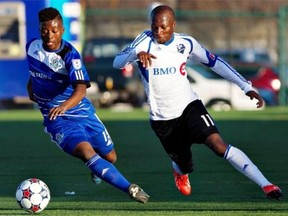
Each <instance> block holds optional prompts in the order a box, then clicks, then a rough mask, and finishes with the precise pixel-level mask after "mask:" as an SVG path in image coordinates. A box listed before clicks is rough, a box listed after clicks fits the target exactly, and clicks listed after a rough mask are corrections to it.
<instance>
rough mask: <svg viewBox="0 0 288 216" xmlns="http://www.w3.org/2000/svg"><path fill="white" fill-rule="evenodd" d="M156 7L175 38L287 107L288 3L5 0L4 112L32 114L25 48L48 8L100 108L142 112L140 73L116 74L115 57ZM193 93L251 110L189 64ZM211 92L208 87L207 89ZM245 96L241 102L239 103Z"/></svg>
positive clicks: (0, 104) (0, 77) (0, 67)
mask: <svg viewBox="0 0 288 216" xmlns="http://www.w3.org/2000/svg"><path fill="white" fill-rule="evenodd" d="M159 4H167V5H169V6H171V7H172V8H173V9H174V10H175V12H176V19H177V26H176V31H177V32H183V33H187V34H189V35H191V36H193V37H195V38H196V39H197V40H198V41H199V42H200V43H202V44H203V45H204V46H205V47H206V48H207V49H209V50H210V51H212V52H214V53H215V54H218V55H219V56H221V57H222V58H224V59H225V60H227V62H229V63H230V64H231V65H232V66H234V67H235V68H236V69H237V70H238V71H239V72H240V73H241V74H242V75H243V76H244V77H245V78H246V79H248V80H250V81H252V83H253V86H254V87H255V88H256V89H257V91H258V92H259V93H260V94H261V96H262V97H263V98H264V100H265V105H266V106H286V105H287V101H288V94H287V93H288V91H287V89H288V88H287V87H288V80H287V74H288V69H287V60H288V56H287V55H288V54H287V48H288V46H287V33H288V28H287V20H288V0H254V1H250V0H241V1H239V0H166V1H164V0H163V1H160V0H159V1H152V0H142V1H137V0H63V1H59V0H41V1H38V0H22V1H20V0H18V1H17V0H6V1H5V0H0V81H1V85H0V110H1V109H2V110H7V109H32V108H34V106H35V105H34V104H33V103H31V102H30V101H29V100H28V97H27V93H26V82H27V79H28V75H29V73H28V67H27V61H26V57H25V44H26V43H27V41H29V40H30V39H32V38H35V37H39V33H38V18H37V13H38V11H39V10H40V9H42V8H44V7H48V6H52V7H56V8H57V9H58V10H59V11H60V12H61V13H62V15H63V19H64V26H65V28H66V30H65V34H64V39H66V40H68V41H69V42H71V43H72V44H73V45H74V46H75V47H76V48H77V49H78V50H79V51H80V52H81V54H82V58H83V61H84V63H85V65H86V67H87V70H88V72H89V75H90V79H91V82H92V87H91V88H89V89H88V92H87V96H88V97H89V98H90V100H91V101H92V102H93V104H94V105H95V106H96V107H113V106H121V107H126V108H127V107H129V108H133V107H145V106H146V103H145V100H146V98H145V94H144V90H143V86H142V84H141V82H140V77H139V74H138V71H137V67H136V66H135V65H134V64H132V65H128V66H127V67H126V68H124V69H123V70H121V71H120V70H115V69H113V67H112V62H113V59H114V57H115V55H116V54H117V53H118V52H119V51H121V50H122V49H124V48H125V47H126V46H127V45H128V44H129V43H131V42H132V41H133V39H134V38H135V37H136V36H137V35H138V34H139V33H141V32H142V31H143V30H145V29H149V28H150V23H149V13H150V11H151V10H152V9H153V8H154V7H155V6H157V5H159ZM187 72H188V79H189V81H190V83H191V87H192V88H194V89H195V91H196V92H197V93H198V94H199V95H200V97H201V98H202V100H203V102H204V103H205V105H206V106H208V107H211V108H213V109H214V110H231V109H239V110H244V109H254V107H255V104H253V106H252V105H251V102H250V100H249V99H247V98H246V97H245V99H244V96H245V95H244V96H243V93H242V92H241V91H240V90H239V89H238V88H235V85H234V84H231V83H228V82H227V81H225V80H224V79H223V78H221V77H219V76H217V74H215V73H213V72H211V70H210V69H209V68H205V67H204V66H201V65H194V64H193V63H191V64H188V65H187ZM207 86H208V87H209V88H208V87H207ZM242 98H243V99H242Z"/></svg>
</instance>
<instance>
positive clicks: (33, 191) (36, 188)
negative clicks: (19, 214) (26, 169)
mask: <svg viewBox="0 0 288 216" xmlns="http://www.w3.org/2000/svg"><path fill="white" fill-rule="evenodd" d="M16 200H17V202H18V204H19V205H20V207H21V208H22V209H24V210H25V211H28V212H32V213H37V212H40V211H43V210H44V209H45V208H46V206H47V205H48V203H49V201H50V190H49V188H48V186H47V185H46V184H45V183H44V182H43V181H41V180H40V179H37V178H30V179H26V180H24V181H23V182H21V184H20V185H19V186H18V187H17V190H16Z"/></svg>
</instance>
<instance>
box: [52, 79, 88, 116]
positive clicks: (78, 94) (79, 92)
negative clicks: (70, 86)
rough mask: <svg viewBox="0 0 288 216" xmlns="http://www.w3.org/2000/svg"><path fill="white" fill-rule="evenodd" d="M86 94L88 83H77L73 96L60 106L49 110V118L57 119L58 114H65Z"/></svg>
mask: <svg viewBox="0 0 288 216" xmlns="http://www.w3.org/2000/svg"><path fill="white" fill-rule="evenodd" d="M85 95H86V85H85V84H77V85H76V87H75V90H74V92H73V94H72V96H71V97H70V98H69V99H68V100H66V101H65V102H64V103H62V104H61V105H60V106H58V107H54V108H52V109H51V110H50V112H49V119H50V120H55V119H56V118H57V116H59V115H62V114H64V113H65V112H66V111H67V110H68V109H70V108H72V107H74V106H75V105H77V104H78V103H79V102H80V101H81V100H82V99H83V98H84V97H85Z"/></svg>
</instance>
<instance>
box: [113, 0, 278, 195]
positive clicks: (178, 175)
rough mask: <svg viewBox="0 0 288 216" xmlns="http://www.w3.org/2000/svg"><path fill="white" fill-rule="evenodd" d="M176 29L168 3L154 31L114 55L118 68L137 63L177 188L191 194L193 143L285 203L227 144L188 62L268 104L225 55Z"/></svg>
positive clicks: (159, 10)
mask: <svg viewBox="0 0 288 216" xmlns="http://www.w3.org/2000/svg"><path fill="white" fill-rule="evenodd" d="M175 26H176V21H175V14H174V11H173V9H172V8H170V7H169V6H166V5H160V6H158V7H156V8H154V9H153V10H152V12H151V30H146V31H144V32H143V33H141V34H139V35H138V36H137V37H136V39H135V40H134V41H133V42H132V43H131V44H130V45H129V46H128V47H127V48H126V49H125V50H123V51H122V52H120V53H119V54H118V55H117V56H116V57H115V59H114V62H113V66H114V67H115V68H123V67H125V66H126V65H127V64H129V63H131V62H133V61H137V62H138V65H139V68H140V74H141V79H142V82H143V84H144V88H145V92H146V95H147V98H148V99H147V101H148V104H149V106H150V122H151V126H152V129H153V130H154V132H155V134H156V135H157V136H158V138H159V139H160V141H161V143H162V145H163V147H164V149H165V151H166V153H167V154H168V155H169V157H170V158H171V160H172V167H173V174H174V179H175V184H176V187H177V188H178V189H179V190H180V192H181V193H182V194H184V195H189V194H190V193H191V186H190V182H189V177H188V174H189V173H191V172H192V171H193V160H192V152H191V145H192V144H193V143H203V144H205V145H206V146H207V147H208V148H210V149H211V150H212V151H213V152H214V153H215V154H216V155H218V156H220V157H222V158H224V159H225V160H227V161H228V162H230V163H231V165H232V166H233V167H235V168H236V169H237V170H238V171H239V172H241V173H242V174H244V175H245V176H247V177H248V178H249V179H251V180H252V181H254V182H255V183H256V184H258V185H259V186H260V187H261V188H262V189H263V191H264V193H265V194H266V196H267V197H268V198H274V199H280V198H281V197H282V196H283V193H282V191H281V189H280V188H279V187H277V186H276V185H273V184H272V183H271V182H269V181H268V180H267V179H266V178H265V177H264V176H263V174H262V173H261V172H260V170H259V169H258V168H257V167H256V166H255V165H254V164H253V162H252V161H251V160H250V159H249V158H248V157H247V155H246V154H245V153H243V152H242V151H241V150H240V149H238V148H236V147H234V146H232V145H228V144H226V143H225V142H224V141H223V140H222V138H221V136H220V134H219V131H218V129H217V127H216V126H215V124H214V121H213V119H212V117H211V116H210V115H209V113H208V112H207V110H206V109H205V107H204V106H203V104H202V102H201V100H200V99H199V98H198V96H197V94H196V93H195V92H194V91H193V89H192V88H191V86H190V84H189V81H188V79H187V72H186V70H185V64H186V61H187V60H189V59H190V60H194V61H196V62H199V63H202V64H204V65H206V66H208V67H210V68H211V69H212V70H213V71H214V72H216V73H218V74H220V75H221V76H223V77H224V78H226V79H227V80H230V81H231V82H233V83H235V84H237V85H238V86H239V87H240V88H241V89H242V90H243V91H244V93H245V94H246V95H247V96H248V97H250V99H251V100H252V99H256V100H257V103H256V105H257V107H258V108H260V107H262V106H263V100H262V98H261V97H260V96H259V95H258V93H257V92H256V91H254V89H253V88H252V86H251V83H250V82H248V81H246V80H245V79H244V78H243V77H242V76H241V75H240V74H239V73H237V71H235V69H234V68H232V67H231V66H230V65H229V64H227V63H226V62H225V61H223V60H222V59H221V58H220V57H218V56H216V55H213V54H212V53H210V52H209V51H208V50H207V49H205V48H204V47H203V46H202V45H201V44H199V43H198V42H197V41H196V40H195V39H194V38H193V37H191V36H188V35H186V34H179V33H175ZM207 91H209V86H207ZM247 99H248V98H247Z"/></svg>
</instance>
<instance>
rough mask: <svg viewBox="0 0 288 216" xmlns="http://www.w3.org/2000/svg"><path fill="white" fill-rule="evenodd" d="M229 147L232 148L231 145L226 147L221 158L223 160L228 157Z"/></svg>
mask: <svg viewBox="0 0 288 216" xmlns="http://www.w3.org/2000/svg"><path fill="white" fill-rule="evenodd" d="M231 147H232V146H231V145H228V147H227V149H226V151H225V154H224V157H223V158H224V159H227V156H228V153H229V150H230V148H231Z"/></svg>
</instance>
